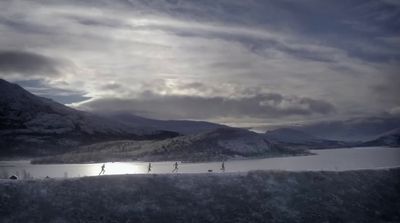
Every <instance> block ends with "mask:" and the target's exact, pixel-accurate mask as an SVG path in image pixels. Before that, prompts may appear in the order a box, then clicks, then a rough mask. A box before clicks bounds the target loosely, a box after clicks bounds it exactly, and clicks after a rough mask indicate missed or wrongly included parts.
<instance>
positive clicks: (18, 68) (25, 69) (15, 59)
mask: <svg viewBox="0 0 400 223" xmlns="http://www.w3.org/2000/svg"><path fill="white" fill-rule="evenodd" d="M61 66H62V64H61V62H60V61H57V60H55V59H53V58H49V57H46V56H43V55H40V54H36V53H31V52H24V51H0V74H2V75H5V76H8V75H21V76H35V75H41V76H57V75H60V69H59V68H60V67H61Z"/></svg>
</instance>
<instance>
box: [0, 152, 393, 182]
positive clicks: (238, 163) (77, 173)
mask: <svg viewBox="0 0 400 223" xmlns="http://www.w3.org/2000/svg"><path fill="white" fill-rule="evenodd" d="M311 152H313V153H315V154H316V155H311V156H294V157H280V158H267V159H249V160H233V161H227V162H225V172H247V171H250V170H289V171H304V170H310V171H319V170H336V171H345V170H356V169H377V168H388V167H398V166H400V148H390V147H362V148H345V149H326V150H311ZM174 163H175V162H170V161H168V162H152V170H151V173H157V174H171V173H172V170H173V164H174ZM102 164H103V163H92V164H45V165H32V164H30V162H29V161H28V160H26V161H0V175H2V176H4V175H10V174H16V175H18V176H20V177H21V178H23V177H24V175H25V176H27V175H29V176H31V177H33V178H44V177H46V176H49V177H52V178H59V177H82V176H95V175H98V174H99V172H100V170H101V165H102ZM178 164H179V165H178V171H177V173H178V174H179V173H205V172H209V171H212V172H214V173H220V172H223V171H222V170H221V162H205V163H181V162H179V161H178ZM105 171H106V172H105V174H106V175H110V174H143V173H147V171H148V163H147V162H113V163H111V162H110V163H105Z"/></svg>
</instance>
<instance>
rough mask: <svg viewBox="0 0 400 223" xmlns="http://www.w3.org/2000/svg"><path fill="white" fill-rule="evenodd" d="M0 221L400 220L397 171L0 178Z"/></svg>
mask: <svg viewBox="0 0 400 223" xmlns="http://www.w3.org/2000/svg"><path fill="white" fill-rule="evenodd" d="M0 191H1V193H0V207H1V208H0V219H1V222H4V223H7V222H185V223H186V222H229V223H231V222H246V223H247V222H399V221H400V211H399V210H400V169H390V170H362V171H345V172H285V171H268V172H265V171H256V172H249V173H242V174H235V173H225V174H184V175H179V174H178V175H155V174H153V175H116V176H101V177H84V178H75V179H66V180H53V179H48V180H16V181H12V180H1V181H0Z"/></svg>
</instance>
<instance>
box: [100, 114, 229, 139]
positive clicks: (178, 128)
mask: <svg viewBox="0 0 400 223" xmlns="http://www.w3.org/2000/svg"><path fill="white" fill-rule="evenodd" d="M106 116H107V117H109V118H110V119H113V120H117V121H120V122H123V123H126V124H128V125H129V126H132V127H136V128H144V127H146V128H154V129H162V130H167V131H172V132H178V133H180V134H182V135H190V134H197V133H201V132H207V131H211V130H215V129H218V128H226V127H228V126H225V125H221V124H216V123H211V122H205V121H189V120H157V119H149V118H144V117H140V116H136V115H132V114H129V113H112V114H107V115H106Z"/></svg>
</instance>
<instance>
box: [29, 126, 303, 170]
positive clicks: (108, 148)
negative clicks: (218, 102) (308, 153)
mask: <svg viewBox="0 0 400 223" xmlns="http://www.w3.org/2000/svg"><path fill="white" fill-rule="evenodd" d="M304 153H305V151H304V150H299V149H288V148H286V147H283V146H281V145H280V144H277V143H274V142H272V141H269V140H268V139H266V138H265V137H264V135H262V134H258V133H255V132H251V131H248V130H245V129H238V128H220V129H215V130H212V131H209V132H203V133H199V134H194V135H186V136H179V137H175V138H170V139H165V140H158V141H132V140H124V141H114V142H106V143H97V144H92V145H88V146H84V147H81V148H80V149H79V153H77V152H75V153H68V154H64V155H59V156H54V157H48V158H44V159H40V160H36V161H35V162H37V163H80V162H91V161H105V160H110V159H111V160H126V159H132V160H143V161H158V160H180V161H221V160H226V159H235V158H246V157H266V156H285V155H295V154H304Z"/></svg>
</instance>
